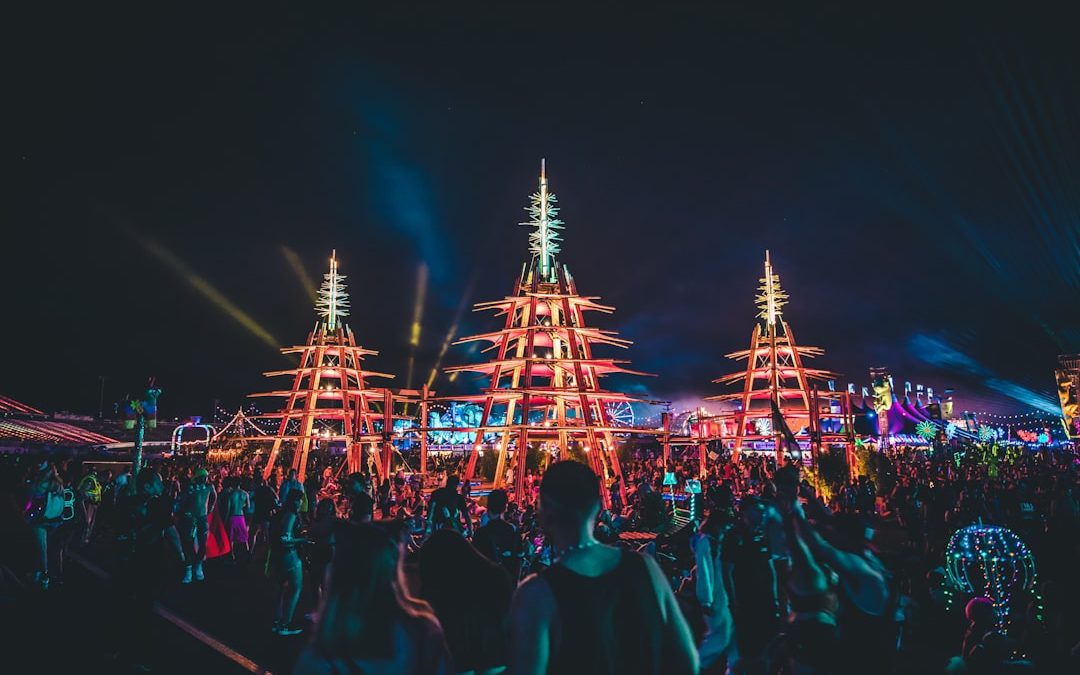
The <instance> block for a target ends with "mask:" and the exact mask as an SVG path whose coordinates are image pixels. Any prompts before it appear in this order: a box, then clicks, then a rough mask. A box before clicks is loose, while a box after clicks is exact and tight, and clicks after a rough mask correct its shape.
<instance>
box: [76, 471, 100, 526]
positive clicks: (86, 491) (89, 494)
mask: <svg viewBox="0 0 1080 675" xmlns="http://www.w3.org/2000/svg"><path fill="white" fill-rule="evenodd" d="M75 505H76V507H77V515H78V516H80V520H81V523H80V525H81V527H80V530H81V531H80V536H79V538H80V540H81V541H82V543H83V544H84V545H85V544H89V543H90V537H91V536H93V534H94V525H95V524H96V523H97V514H98V508H99V507H100V506H101V481H100V480H98V475H97V469H95V468H94V467H92V466H91V467H87V469H86V473H85V475H84V476H83V477H82V479H80V480H79V484H78V485H77V486H76V488H75Z"/></svg>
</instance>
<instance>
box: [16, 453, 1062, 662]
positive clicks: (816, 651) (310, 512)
mask: <svg viewBox="0 0 1080 675" xmlns="http://www.w3.org/2000/svg"><path fill="white" fill-rule="evenodd" d="M322 461H325V460H322ZM6 468H7V469H9V470H8V471H6V472H5V476H8V478H7V479H6V484H5V488H6V491H5V494H10V495H12V502H11V504H10V505H9V506H11V507H12V508H11V509H10V511H11V512H12V513H13V514H16V515H17V520H16V519H14V518H13V519H12V521H11V522H9V523H8V525H9V527H10V528H11V532H12V533H14V535H13V538H12V539H10V540H11V541H18V542H23V543H24V544H25V545H24V546H18V547H8V548H7V549H6V551H5V554H4V557H3V559H0V566H2V568H3V570H4V573H3V579H4V583H5V586H4V588H5V590H10V589H11V588H14V587H15V586H21V587H23V588H27V587H32V588H38V589H42V590H47V589H48V588H49V587H50V583H52V584H55V583H56V581H58V580H60V579H62V574H63V571H62V565H63V560H64V557H65V551H66V550H67V549H68V548H69V547H72V546H81V545H87V543H88V542H96V543H97V544H98V545H100V546H104V547H108V548H111V549H112V550H114V551H115V552H117V554H118V556H117V559H118V560H119V561H120V562H119V569H118V574H120V575H121V576H122V578H124V579H126V580H127V589H128V591H129V596H130V600H131V613H130V615H131V617H132V621H133V624H135V625H137V624H139V623H140V621H141V619H142V617H145V615H146V613H147V612H149V611H150V608H151V607H152V605H153V602H154V600H155V599H156V598H158V597H159V596H160V593H161V590H162V588H163V587H165V586H166V585H170V584H177V585H181V586H183V585H187V584H198V583H200V582H201V581H203V580H204V579H205V578H206V575H207V570H206V569H205V568H204V564H205V561H206V558H207V556H208V555H209V556H227V558H228V559H229V561H230V562H231V563H233V564H235V565H244V566H248V567H250V568H251V569H252V570H253V571H255V570H258V573H264V574H266V575H268V577H269V578H270V579H271V580H272V582H273V587H274V588H275V589H276V590H277V593H278V598H277V603H276V614H275V617H274V619H273V623H272V624H270V625H267V626H266V629H267V630H269V631H272V633H273V634H274V635H276V636H281V637H283V638H285V637H288V636H295V635H298V634H300V633H307V634H308V635H307V637H305V638H299V639H306V640H307V641H308V642H307V646H306V647H305V648H304V650H303V651H302V653H301V655H300V658H299V660H298V662H297V664H296V672H299V673H336V672H357V673H361V672H362V673H453V672H458V673H463V672H475V673H497V672H502V671H504V670H508V671H509V672H511V673H612V674H614V673H661V672H672V673H693V672H699V671H701V672H709V673H723V672H731V673H894V672H905V673H906V672H912V673H915V672H920V673H922V672H927V673H933V672H971V673H1002V672H1018V671H1024V672H1047V673H1053V672H1076V670H1075V669H1076V668H1077V667H1078V666H1080V660H1078V658H1080V613H1077V612H1076V611H1075V610H1074V609H1073V608H1074V607H1076V606H1077V604H1076V603H1077V602H1078V601H1080V592H1078V591H1080V589H1078V588H1077V586H1078V584H1076V583H1075V581H1074V579H1073V577H1072V575H1073V574H1074V570H1075V569H1076V566H1077V563H1080V503H1078V500H1077V492H1076V490H1077V487H1078V482H1080V463H1078V458H1077V456H1076V455H1074V454H1073V453H1071V452H1067V451H1061V450H1058V451H1050V450H1049V449H1043V450H1040V451H1025V452H1023V453H1019V454H1017V453H1012V454H1011V455H1010V456H1009V457H1007V458H1005V457H1002V458H1000V461H999V460H998V459H996V458H995V459H994V460H993V461H987V458H986V456H985V455H979V456H976V454H974V453H971V454H969V455H968V456H966V457H965V456H961V455H959V454H957V453H953V452H937V453H927V452H923V451H918V450H913V449H908V448H898V449H893V450H889V451H883V452H881V453H879V456H878V458H877V461H876V463H875V470H874V472H873V475H861V476H857V477H855V478H854V479H853V480H850V481H847V482H843V483H842V484H839V485H833V486H820V485H816V483H818V482H819V480H818V477H817V476H814V475H807V473H806V472H804V471H803V469H802V466H801V465H800V464H797V463H794V462H786V463H784V464H782V465H780V466H778V465H777V462H776V461H775V459H773V458H772V457H771V456H744V457H742V458H740V461H739V462H733V461H723V460H722V461H718V462H712V463H711V466H710V468H709V473H708V475H707V476H706V477H704V480H702V485H701V490H700V495H699V496H698V497H696V498H697V499H699V500H700V504H699V505H698V507H697V508H695V509H694V510H693V511H691V512H687V513H686V515H687V516H693V518H692V519H691V520H690V521H689V523H687V524H685V525H681V523H682V521H679V524H677V525H673V524H672V521H671V515H672V511H673V509H674V508H678V507H679V505H680V504H681V503H683V502H680V501H679V498H680V495H683V493H686V492H687V488H689V486H690V483H692V482H694V481H695V479H700V478H701V477H700V476H699V475H698V471H699V464H698V460H697V458H696V457H687V458H685V459H679V458H676V459H674V460H669V461H667V462H665V461H664V460H663V459H661V458H660V457H658V456H656V455H655V454H653V455H649V454H645V455H641V454H639V455H638V456H636V457H630V458H627V461H626V462H625V463H624V466H623V471H622V476H621V478H613V479H612V480H611V481H610V482H608V483H607V484H604V485H602V484H601V482H600V479H599V478H598V477H597V476H596V475H595V474H594V473H593V471H592V470H591V469H589V468H587V467H586V466H585V465H583V464H579V463H576V462H573V461H559V462H555V463H553V464H551V465H550V466H548V467H546V470H544V471H543V472H542V473H541V472H539V471H536V472H534V471H530V472H529V473H528V475H527V476H526V483H525V485H526V487H525V492H524V494H522V495H514V494H512V493H510V494H508V493H507V492H506V491H504V490H492V491H490V492H486V493H484V494H480V493H479V490H478V489H477V488H478V486H477V485H474V484H471V483H470V482H468V481H462V480H460V477H459V475H458V474H457V473H456V472H455V470H454V467H453V466H448V467H444V472H445V478H444V479H443V480H442V481H441V483H442V484H441V485H440V486H439V487H438V488H437V489H434V490H431V489H427V488H426V486H425V484H423V483H422V482H421V481H420V478H419V477H418V476H416V475H413V474H408V473H406V472H404V471H401V472H398V473H396V474H395V475H393V476H390V477H387V478H385V479H383V480H381V481H379V480H375V479H373V478H372V477H371V476H369V475H367V474H361V473H355V474H348V475H344V474H342V473H341V472H340V471H337V470H335V466H333V465H331V464H325V463H320V461H319V460H316V461H315V463H313V464H312V466H310V467H308V469H309V470H308V471H307V478H306V480H304V481H301V480H300V479H299V477H298V475H297V472H296V471H295V470H286V469H284V468H277V469H276V470H275V471H274V472H272V473H271V475H270V476H269V478H268V479H264V478H263V476H262V473H261V471H260V470H259V467H258V466H257V465H256V464H255V463H254V462H253V461H250V460H249V461H245V460H234V461H232V462H230V463H228V464H216V465H206V464H204V463H200V462H198V461H194V460H191V459H188V460H181V459H173V460H169V461H163V462H154V463H151V464H150V465H148V466H147V467H146V468H144V469H143V470H141V471H140V472H139V473H138V474H137V477H136V478H135V479H134V480H132V478H131V475H130V470H129V469H125V468H123V467H121V468H119V469H116V470H114V471H112V472H109V471H102V470H100V469H99V468H96V467H94V466H93V465H89V464H80V463H79V462H75V461H70V462H65V463H62V464H61V465H59V466H58V465H56V464H54V463H53V462H52V461H50V460H49V459H47V458H40V459H38V460H32V461H23V462H22V463H20V464H17V465H15V464H9V465H8V466H7V467H6ZM16 469H17V470H18V471H19V472H21V475H20V476H19V477H18V479H12V478H11V476H13V475H15V470H16ZM815 487H819V488H822V489H815ZM605 495H606V496H607V497H606V498H605ZM826 497H827V498H826ZM975 522H982V523H986V524H991V523H993V524H999V525H1003V526H1006V527H1008V528H1010V529H1011V530H1013V531H1014V532H1015V533H1016V534H1017V535H1018V536H1020V537H1021V539H1022V540H1023V541H1025V542H1026V543H1027V544H1028V545H1029V546H1030V548H1031V550H1032V551H1033V553H1034V556H1035V558H1036V560H1037V561H1038V565H1039V571H1040V574H1039V577H1038V583H1039V586H1038V587H1037V588H1031V589H1017V592H1016V593H1013V595H1012V597H1013V606H1009V607H1006V608H1005V609H1004V611H1005V612H1006V613H1007V616H1008V619H1009V621H1008V629H1007V630H1006V629H1005V628H1004V627H1003V626H1004V623H1003V622H1002V621H1001V620H1000V619H1001V611H1002V610H1001V609H1000V608H999V607H996V606H995V604H994V599H992V598H985V597H981V596H973V597H966V596H963V595H962V593H960V592H959V591H958V589H956V588H955V587H954V586H953V585H952V584H950V581H949V579H948V576H947V574H946V573H945V570H944V565H943V556H944V552H945V547H946V544H947V542H948V540H949V537H950V536H951V535H952V533H953V532H954V531H955V530H956V529H957V528H959V527H962V526H964V525H968V524H971V523H975ZM643 530H646V531H647V530H652V534H649V535H646V536H644V537H631V536H622V535H625V534H626V533H628V532H640V531H643ZM305 588H307V589H309V593H308V594H307V597H308V598H309V603H310V605H311V606H310V607H305V609H309V610H310V611H309V612H301V611H300V610H301V599H302V597H304V594H303V593H302V591H303V590H304V589H305ZM1036 598H1040V600H1039V601H1038V602H1036V601H1035V599H1036ZM135 629H136V630H138V628H137V626H136V628H135ZM275 639H276V638H275ZM1070 669H1071V670H1070Z"/></svg>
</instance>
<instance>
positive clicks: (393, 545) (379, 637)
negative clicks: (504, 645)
mask: <svg viewBox="0 0 1080 675" xmlns="http://www.w3.org/2000/svg"><path fill="white" fill-rule="evenodd" d="M400 553H401V552H400V548H399V543H398V541H397V540H395V539H394V538H393V537H391V536H390V535H388V534H387V533H385V532H383V531H382V530H379V529H376V528H375V527H374V526H372V525H369V524H363V523H361V524H355V525H353V524H349V525H346V526H343V527H342V528H341V529H340V531H339V533H338V539H337V548H336V551H335V556H334V562H333V563H332V564H331V566H330V583H329V587H328V588H327V592H326V598H325V600H324V601H323V605H322V610H321V612H320V614H319V621H318V624H317V625H316V626H315V630H314V636H313V640H312V642H311V644H309V645H308V646H307V647H306V648H305V649H304V650H303V651H302V652H301V654H300V657H299V659H298V660H297V663H296V668H295V669H294V671H293V672H294V673H296V674H297V675H336V674H338V673H364V674H365V675H450V674H451V673H453V672H454V669H453V664H452V660H451V657H450V651H449V649H448V648H447V645H446V640H445V638H444V636H443V632H442V629H441V627H440V626H439V622H438V620H437V619H436V618H435V616H434V614H433V613H432V612H431V609H430V607H428V606H427V605H426V603H424V602H422V601H420V600H417V599H415V598H413V597H412V596H411V595H410V594H409V593H408V590H407V589H406V588H405V587H404V586H403V584H402V582H401V578H402V574H401V568H400V559H401V555H400Z"/></svg>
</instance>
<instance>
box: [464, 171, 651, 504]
mask: <svg viewBox="0 0 1080 675" xmlns="http://www.w3.org/2000/svg"><path fill="white" fill-rule="evenodd" d="M556 203H557V202H556V198H555V195H553V194H551V193H550V192H548V180H547V174H546V171H545V167H544V162H543V160H541V164H540V185H539V189H538V191H537V192H536V193H535V194H533V195H532V197H531V199H530V204H529V206H527V207H526V212H527V213H528V214H529V219H528V221H527V222H525V223H522V224H523V225H527V226H529V227H531V228H533V232H532V233H531V234H530V235H529V248H530V252H531V253H532V257H531V259H530V260H529V261H528V262H527V263H525V264H524V265H523V267H522V271H521V276H520V277H519V278H518V279H517V282H516V283H515V284H514V291H513V294H512V295H508V296H506V297H504V298H502V299H501V300H494V301H491V302H482V303H478V304H477V305H475V307H474V311H487V310H492V311H494V312H495V315H496V316H499V317H502V318H503V320H504V321H503V327H502V329H501V330H497V331H494V332H489V333H482V334H479V335H473V336H470V337H465V338H462V339H459V340H458V341H457V342H456V343H455V344H463V343H469V342H482V343H487V347H486V348H485V350H484V351H493V352H494V357H493V358H492V359H491V360H490V361H487V362H485V363H477V364H470V365H462V366H452V367H449V368H447V369H446V370H447V372H450V373H454V372H472V373H479V374H480V375H482V376H483V377H484V379H485V380H486V381H487V383H488V384H487V387H486V388H485V389H484V390H483V391H482V392H481V393H479V394H477V395H475V396H471V397H465V398H464V400H470V401H473V402H476V403H478V404H479V405H481V406H482V413H481V417H480V424H479V427H478V428H477V430H476V431H477V433H476V439H475V441H474V443H473V448H472V452H471V454H470V456H469V461H468V464H467V466H466V471H465V477H466V479H472V478H473V476H474V475H475V474H476V463H477V458H478V457H479V456H480V454H481V453H482V446H483V445H484V443H485V436H488V437H489V438H494V439H495V441H494V442H495V444H496V446H497V452H498V459H497V463H496V470H495V486H496V487H498V486H500V485H502V484H503V483H504V482H505V478H504V476H505V473H506V471H507V466H508V463H509V465H510V466H512V469H513V488H514V491H515V494H516V495H518V496H519V498H520V495H522V494H523V492H524V485H525V457H526V453H527V450H528V448H529V447H530V444H534V443H535V444H539V446H540V447H541V448H542V449H545V450H547V451H548V452H550V453H551V455H554V454H555V453H558V455H559V457H560V458H562V459H567V458H574V459H579V460H581V461H583V462H585V463H587V464H589V465H590V466H591V467H592V468H593V470H595V471H596V473H597V475H598V476H600V477H601V479H602V483H603V484H604V485H605V493H604V498H605V502H607V500H608V495H607V491H606V485H607V484H608V481H609V480H611V479H612V478H613V477H615V476H619V477H621V476H622V472H621V469H620V468H619V460H618V458H617V456H616V437H615V432H616V431H618V430H622V431H625V429H620V428H619V427H617V426H615V425H613V422H612V420H611V417H610V415H609V406H611V405H619V404H625V403H629V402H630V401H634V400H637V399H635V398H633V397H631V396H627V395H626V394H622V393H618V392H613V391H607V390H605V389H603V388H601V384H600V378H601V377H603V376H604V375H607V374H610V373H634V371H631V370H628V369H626V368H625V367H624V364H626V363H627V362H626V361H624V360H617V359H612V358H600V357H597V356H595V355H594V354H593V348H594V347H595V346H598V345H603V346H605V347H618V348H626V347H628V346H629V345H630V344H631V343H630V341H629V340H624V339H622V338H619V337H618V336H617V334H616V333H615V332H614V331H610V330H602V329H599V328H594V327H590V326H589V325H588V324H587V323H586V319H585V317H586V312H600V313H603V314H610V313H612V312H613V311H614V308H613V307H609V306H606V305H602V304H600V303H599V302H597V301H598V298H596V297H589V296H582V295H580V294H579V293H578V290H577V285H576V283H575V282H574V278H573V277H572V276H571V275H570V271H569V270H568V269H567V267H566V266H565V265H560V264H559V263H558V262H557V261H556V255H557V254H558V253H559V244H560V236H559V230H561V229H562V226H563V221H561V220H559V219H558V212H559V209H558V207H557V206H556ZM634 374H638V375H642V374H644V373H634ZM455 398H456V399H457V400H462V399H461V397H455ZM551 455H549V456H551Z"/></svg>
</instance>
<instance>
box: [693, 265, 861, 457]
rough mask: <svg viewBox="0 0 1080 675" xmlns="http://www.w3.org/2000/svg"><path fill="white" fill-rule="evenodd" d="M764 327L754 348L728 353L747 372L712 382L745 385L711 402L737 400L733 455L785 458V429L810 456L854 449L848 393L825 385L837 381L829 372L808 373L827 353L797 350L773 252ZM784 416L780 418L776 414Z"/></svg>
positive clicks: (763, 297)
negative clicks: (769, 452)
mask: <svg viewBox="0 0 1080 675" xmlns="http://www.w3.org/2000/svg"><path fill="white" fill-rule="evenodd" d="M756 301H757V307H758V315H757V318H758V319H760V322H759V323H756V324H755V325H754V331H753V333H751V335H750V348H749V349H746V350H743V351H738V352H733V353H731V354H728V355H727V357H728V358H729V359H736V360H739V359H746V360H747V364H746V369H745V370H742V371H739V372H736V373H731V374H730V375H725V376H723V377H721V378H719V379H716V380H713V382H715V383H717V384H723V385H740V389H741V391H738V392H735V393H730V394H722V395H720V396H710V397H708V398H707V399H706V400H708V401H737V402H738V409H737V410H736V411H735V412H734V413H730V414H733V415H734V417H735V422H736V423H735V430H736V431H735V439H734V440H735V444H734V454H733V456H734V457H735V458H736V459H737V458H738V455H739V452H740V451H742V449H743V447H744V446H745V445H746V444H748V443H755V442H762V441H765V442H768V443H769V444H770V445H772V446H773V447H774V448H775V450H776V455H777V459H778V460H781V459H783V454H784V447H785V438H784V436H785V430H784V429H783V428H782V426H781V425H780V424H778V422H779V421H780V420H782V421H783V423H784V425H786V426H787V427H788V429H789V430H791V432H793V434H794V436H795V437H796V439H798V438H799V436H800V434H801V433H802V432H803V431H804V430H805V433H804V434H802V438H803V440H808V441H809V442H810V444H811V451H812V452H814V451H816V450H817V449H820V447H821V446H822V445H836V444H842V445H844V446H845V447H846V448H847V450H848V452H850V451H851V450H852V449H853V448H854V443H855V437H854V433H853V429H852V424H853V420H852V419H851V404H850V400H849V399H848V394H847V393H846V392H836V391H832V389H831V387H828V386H824V387H823V386H822V385H823V384H825V383H827V382H828V381H830V380H834V379H835V378H836V377H837V376H836V374H835V373H831V372H829V371H827V370H818V369H815V368H807V367H806V366H805V365H804V363H803V360H804V359H807V358H813V357H816V356H821V355H822V354H824V353H825V352H824V350H823V349H821V348H820V347H808V346H805V345H798V344H796V342H795V336H794V334H793V333H792V332H791V327H790V326H789V325H788V323H787V321H785V320H784V318H783V308H784V305H786V304H787V301H788V295H787V293H785V292H784V290H783V289H782V288H781V286H780V276H779V275H777V274H775V273H774V272H773V267H772V261H771V259H770V258H769V252H768V251H766V252H765V276H764V277H762V278H761V285H760V286H759V287H758V295H757V297H756ZM775 411H779V415H776V414H775Z"/></svg>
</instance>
